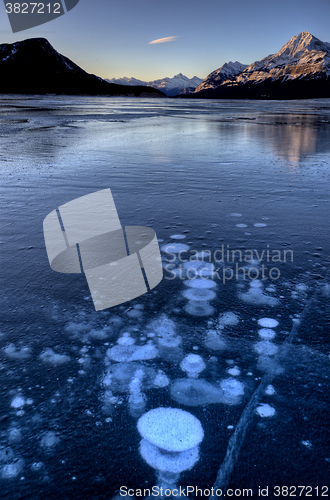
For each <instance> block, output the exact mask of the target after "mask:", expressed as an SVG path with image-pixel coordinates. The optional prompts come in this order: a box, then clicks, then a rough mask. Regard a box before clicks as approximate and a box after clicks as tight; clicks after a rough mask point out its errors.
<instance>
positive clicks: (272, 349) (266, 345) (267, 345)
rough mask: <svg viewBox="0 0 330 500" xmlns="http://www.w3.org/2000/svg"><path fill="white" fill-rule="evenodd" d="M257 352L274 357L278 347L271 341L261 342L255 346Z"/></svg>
mask: <svg viewBox="0 0 330 500" xmlns="http://www.w3.org/2000/svg"><path fill="white" fill-rule="evenodd" d="M255 351H256V352H257V353H258V354H262V355H265V356H274V354H276V353H277V351H278V347H277V346H276V345H275V344H273V342H270V341H269V340H261V341H260V342H257V344H256V345H255Z"/></svg>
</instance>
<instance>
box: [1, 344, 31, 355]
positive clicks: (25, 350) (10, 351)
mask: <svg viewBox="0 0 330 500" xmlns="http://www.w3.org/2000/svg"><path fill="white" fill-rule="evenodd" d="M4 351H5V353H6V354H7V356H9V357H10V358H13V359H27V358H29V357H30V356H31V349H30V348H29V347H21V348H20V349H19V348H17V347H16V346H15V345H14V344H8V345H7V346H6V347H5V348H4Z"/></svg>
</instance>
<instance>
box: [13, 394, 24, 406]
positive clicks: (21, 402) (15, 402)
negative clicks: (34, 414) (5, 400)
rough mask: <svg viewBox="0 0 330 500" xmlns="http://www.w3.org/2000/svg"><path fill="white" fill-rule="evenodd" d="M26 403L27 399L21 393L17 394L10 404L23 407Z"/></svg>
mask: <svg viewBox="0 0 330 500" xmlns="http://www.w3.org/2000/svg"><path fill="white" fill-rule="evenodd" d="M24 405H25V399H24V398H23V396H20V395H18V396H15V397H14V398H13V399H12V400H11V403H10V406H11V407H12V408H22V407H23V406H24Z"/></svg>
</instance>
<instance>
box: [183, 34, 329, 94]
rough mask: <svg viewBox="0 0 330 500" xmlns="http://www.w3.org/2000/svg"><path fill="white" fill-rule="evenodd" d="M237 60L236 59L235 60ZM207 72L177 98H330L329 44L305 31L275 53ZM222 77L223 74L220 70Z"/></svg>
mask: <svg viewBox="0 0 330 500" xmlns="http://www.w3.org/2000/svg"><path fill="white" fill-rule="evenodd" d="M236 63H237V61H236ZM236 63H231V62H230V63H226V64H225V65H223V66H221V68H219V69H218V70H215V71H213V72H212V73H210V74H209V75H208V76H207V77H206V79H205V80H204V82H202V84H200V85H199V86H198V87H197V88H196V90H195V92H194V93H193V94H189V95H180V97H193V98H208V99H237V98H239V99H242V98H244V99H260V98H262V99H308V98H318V97H326V98H327V97H330V43H328V42H322V41H321V40H319V39H318V38H316V37H315V36H313V35H312V34H311V33H309V32H308V31H302V32H301V33H299V34H298V35H295V36H293V37H292V38H291V39H290V40H289V41H288V42H287V43H286V44H285V45H283V47H282V48H281V49H280V50H279V51H278V52H277V53H275V54H270V55H268V56H266V57H264V58H263V59H261V60H260V61H255V62H253V63H252V64H250V65H243V66H245V67H244V69H242V71H239V72H238V73H237V74H235V75H234V74H231V75H229V77H228V78H227V79H226V78H220V77H219V75H220V76H221V71H222V68H224V67H225V66H226V65H233V64H236ZM238 64H241V63H238ZM223 76H225V74H224V72H223Z"/></svg>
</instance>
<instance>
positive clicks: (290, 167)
mask: <svg viewBox="0 0 330 500" xmlns="http://www.w3.org/2000/svg"><path fill="white" fill-rule="evenodd" d="M161 101H162V102H161ZM1 103H2V104H1V106H2V107H1V106H0V133H1V148H2V149H1V157H0V163H1V172H2V174H1V175H2V180H1V186H0V190H1V197H0V200H1V204H2V205H1V214H2V222H3V225H2V226H3V234H2V236H1V241H0V244H1V258H2V265H1V281H2V283H3V286H2V288H1V293H0V300H1V312H2V319H3V321H2V324H1V325H0V329H1V333H2V336H1V339H0V340H1V342H2V345H1V348H2V349H1V350H0V353H2V356H1V360H0V368H1V370H0V378H1V386H2V388H3V394H2V399H1V404H0V406H1V408H0V417H1V418H0V423H1V443H0V444H1V447H4V448H8V447H10V448H11V449H12V452H13V454H11V455H10V457H9V458H8V459H6V460H7V461H6V462H4V461H2V462H1V463H0V480H1V488H2V491H1V493H2V496H3V497H4V498H8V499H10V500H19V499H20V498H39V497H42V496H43V497H44V498H47V500H48V499H49V500H53V499H54V500H55V498H58V492H59V491H65V494H66V495H67V496H68V497H70V498H75V496H77V487H78V486H79V488H78V489H79V492H80V493H81V495H83V496H84V498H86V499H87V498H94V497H95V496H97V497H98V498H99V499H100V500H108V498H111V497H112V496H114V495H115V494H116V492H117V491H118V489H119V487H120V484H125V482H124V481H129V483H131V485H132V488H137V487H144V486H145V485H149V486H151V485H152V484H155V482H156V481H158V477H157V475H156V473H155V472H154V471H153V470H152V469H151V468H150V467H148V466H147V464H145V463H144V461H143V459H142V458H141V457H139V449H138V448H139V440H140V437H139V435H138V431H137V429H136V422H137V418H138V417H139V412H141V411H143V412H144V411H146V410H149V409H153V408H157V407H159V406H163V407H167V406H169V405H170V406H176V407H180V408H183V409H186V410H188V411H191V413H193V414H194V415H196V416H197V417H198V418H199V419H200V421H201V423H202V426H203V427H204V431H205V438H204V443H203V445H204V444H205V446H202V447H201V453H200V461H199V462H197V463H196V465H195V466H194V468H193V469H192V470H191V471H190V472H189V476H188V474H187V475H182V476H181V477H180V481H179V482H178V484H179V485H182V486H184V485H186V484H188V481H189V482H190V481H191V483H190V484H205V485H209V486H210V487H211V486H212V485H213V483H214V480H215V478H216V477H217V474H218V469H219V468H220V467H221V464H223V463H225V464H228V463H229V462H230V461H228V460H227V458H228V455H227V452H228V453H229V452H230V451H232V452H233V454H232V455H231V456H232V457H234V461H235V464H234V465H235V467H234V471H233V472H232V473H231V472H230V471H228V470H227V471H224V472H225V474H224V475H223V476H222V477H228V478H229V479H228V480H229V481H230V483H231V484H234V485H235V487H237V488H246V487H247V485H246V484H244V481H245V483H246V478H247V477H248V478H249V484H250V485H251V487H253V488H254V490H255V491H257V486H258V484H259V482H258V481H259V479H260V477H261V478H262V477H263V476H264V475H265V471H267V470H271V474H268V476H267V481H268V483H267V484H269V486H270V490H271V488H272V487H273V486H274V485H277V484H307V483H305V482H304V481H308V482H309V481H311V482H312V483H311V484H325V482H326V481H327V480H328V470H327V468H326V467H327V466H328V465H329V461H328V460H327V459H329V453H328V451H327V449H326V445H325V443H327V442H328V441H329V434H328V426H327V418H326V417H327V414H328V408H327V406H326V402H327V397H326V396H327V394H328V393H329V390H330V387H329V378H328V375H329V370H330V366H329V357H328V355H329V338H328V335H327V331H326V327H325V305H326V301H327V300H328V298H329V290H330V286H329V279H328V277H327V275H326V269H325V268H326V267H327V263H326V255H327V253H328V242H327V239H328V233H327V232H326V230H325V228H326V226H325V220H326V216H327V213H328V211H327V206H328V205H327V199H328V183H327V178H328V171H329V168H328V166H329V144H330V143H329V140H328V128H329V123H328V122H329V120H330V108H329V103H328V102H327V101H326V100H324V99H318V100H311V101H304V102H301V101H295V102H285V103H284V102H282V103H281V102H273V101H272V102H271V101H264V102H261V101H260V102H252V101H251V102H250V101H249V102H248V101H245V102H243V101H242V102H240V103H236V102H232V101H230V102H229V101H223V102H221V103H220V102H219V103H217V102H216V101H214V102H212V103H211V102H208V101H205V102H204V101H197V100H194V102H192V101H189V102H188V101H186V100H183V99H182V100H175V101H171V102H166V103H165V100H158V102H157V103H155V102H151V100H148V99H147V100H133V99H124V98H113V99H112V98H111V99H110V98H101V97H97V98H96V97H95V98H94V97H93V98H92V97H91V98H89V97H86V96H84V97H67V96H48V97H42V96H40V97H38V98H35V96H28V97H23V96H22V97H18V96H14V97H13V96H9V97H8V96H7V97H5V96H3V97H2V98H1ZM251 118H252V119H254V120H250V119H251ZM116 120H117V121H116ZM109 137H110V138H111V140H110V141H109ZM233 144H235V148H233ZM251 145H252V146H251ZM302 173H303V175H302ZM109 182H111V186H110V185H109ZM289 185H291V186H290V189H291V191H290V192H289V191H288V186H289ZM100 186H101V187H102V186H103V187H107V186H108V187H111V189H112V191H113V193H114V196H115V198H116V200H115V201H116V206H117V208H118V212H119V215H120V218H121V222H122V224H123V225H136V224H141V225H146V226H150V227H153V228H154V229H155V230H156V232H157V236H158V238H159V240H161V239H163V241H164V242H165V243H162V245H163V246H167V245H170V244H174V245H176V244H182V243H183V242H184V241H185V242H186V244H187V245H189V249H188V252H186V253H183V254H182V255H181V257H182V258H183V259H189V258H190V255H191V254H192V253H193V255H194V258H195V259H198V260H199V261H200V262H202V261H203V262H204V264H205V263H208V264H210V263H211V264H213V265H214V266H215V268H217V269H218V268H219V269H218V274H219V276H218V275H217V274H215V275H214V276H213V277H212V278H213V279H212V280H211V279H202V278H204V277H201V276H196V275H195V274H194V279H191V280H188V279H186V278H185V275H184V272H185V270H181V269H180V266H183V262H181V261H180V256H179V254H178V253H174V252H173V253H172V254H167V253H164V252H163V253H162V258H163V259H164V260H163V263H164V264H165V260H166V259H167V262H166V264H169V265H174V269H175V273H177V274H178V278H176V279H173V280H168V279H166V278H165V277H164V280H163V281H162V282H161V283H160V284H159V285H158V286H157V287H156V288H155V289H153V290H151V291H150V292H148V293H146V294H145V295H143V296H141V297H139V298H138V299H136V300H134V301H132V302H129V303H125V304H123V305H122V306H119V307H116V308H111V309H109V310H106V311H103V312H102V313H96V312H95V311H94V309H93V304H92V301H91V298H90V296H89V293H88V290H87V289H86V283H85V281H84V277H83V276H78V275H76V276H75V275H64V274H58V273H54V272H53V271H52V270H51V269H50V268H49V267H48V265H47V262H46V261H45V249H44V241H43V237H42V232H41V231H40V228H41V224H42V219H43V217H44V216H45V214H47V213H49V212H50V211H51V210H53V209H54V208H55V207H57V206H59V205H60V204H63V203H65V202H66V201H68V200H70V199H74V198H75V197H79V196H82V195H84V194H88V193H90V192H93V191H97V190H98V189H100ZM155 201H156V203H155ZM316 205H317V206H316ZM236 212H238V213H240V214H241V216H240V217H235V216H229V214H231V213H236ZM264 214H266V215H267V216H268V218H269V219H268V220H265V219H264V218H263V215H264ZM240 221H241V222H242V223H244V224H245V225H247V226H248V227H249V228H252V229H251V230H250V234H244V231H245V230H244V229H243V230H242V231H241V230H240V229H239V228H237V227H235V224H236V223H237V222H240ZM255 223H266V224H267V227H264V228H262V227H261V228H256V227H254V226H253V224H255ZM306 227H308V231H307V232H306ZM180 233H183V234H184V235H186V239H182V240H175V239H173V240H171V239H170V238H169V235H172V236H173V235H176V234H180ZM170 242H172V243H170ZM222 245H224V249H225V250H226V248H227V245H228V246H229V247H228V248H229V249H230V250H236V249H240V250H241V251H242V253H243V260H242V261H241V262H238V265H239V267H244V269H245V271H246V274H247V271H248V270H249V269H250V270H251V269H252V268H257V269H258V271H259V276H258V279H259V281H258V280H253V281H252V280H250V279H245V280H244V279H243V278H242V277H238V279H236V276H235V263H233V262H231V261H230V259H229V260H227V259H225V260H226V262H223V263H222V262H220V263H217V262H216V261H215V260H214V258H213V257H214V252H215V251H216V250H220V249H221V247H222ZM249 249H250V250H253V256H252V257H253V258H252V262H250V263H249V262H247V261H245V260H244V252H246V251H248V250H249ZM274 249H277V250H278V251H280V253H281V260H282V261H281V262H271V259H270V261H269V262H267V255H266V254H267V250H269V252H270V256H271V255H272V251H273V250H274ZM290 249H293V251H294V259H293V261H291V260H290V259H287V261H286V262H284V261H283V252H284V251H286V250H290ZM256 251H257V252H258V254H259V258H258V256H257V254H256ZM263 251H265V254H264V257H263V258H261V257H260V256H261V254H262V252H263ZM218 255H219V252H218ZM210 256H211V262H210V261H209V258H210ZM172 260H173V262H171V261H172ZM198 265H199V264H198ZM262 265H264V266H265V267H266V268H267V270H266V271H265V278H264V279H262ZM224 267H232V269H233V270H234V275H233V277H232V278H231V279H230V280H227V281H226V282H225V283H223V280H222V279H221V278H222V270H223V268H224ZM271 267H278V269H279V271H280V273H281V274H280V276H279V278H278V279H276V280H273V279H271V278H270V277H269V269H270V268H271ZM180 273H181V276H180ZM168 274H169V275H170V273H168ZM241 274H242V273H241ZM251 274H253V273H252V271H251ZM255 274H256V273H255ZM275 274H276V273H275ZM180 278H183V279H180ZM205 278H206V276H205ZM208 278H210V277H208ZM184 280H185V282H184ZM183 283H184V286H183ZM250 285H251V286H250ZM260 285H261V286H260ZM193 289H197V290H200V289H202V290H205V289H206V290H211V291H212V292H215V293H216V296H215V297H214V298H213V299H212V302H211V300H208V301H202V303H201V302H199V301H197V300H189V298H187V297H185V296H184V295H183V292H184V291H188V290H193ZM250 289H251V290H256V291H252V292H250ZM238 293H239V294H246V293H247V294H249V297H248V298H250V299H252V301H251V302H249V301H247V302H245V301H244V300H241V299H240V297H239V296H238ZM254 294H256V295H254ZM291 294H293V295H291ZM188 297H189V296H188ZM311 297H313V300H312V302H309V300H310V298H311ZM209 298H210V296H209ZM260 298H261V301H259V299H260ZM254 299H258V300H254ZM274 299H275V300H276V304H275V303H274ZM203 302H204V305H203ZM211 304H212V306H211ZM273 304H274V305H273ZM137 306H144V308H142V307H137ZM306 307H307V308H309V309H308V311H309V312H308V315H306V314H305V316H304V310H305V308H306ZM226 312H227V313H228V312H231V313H233V314H235V315H237V317H238V318H239V323H237V324H236V325H229V324H225V323H224V322H221V321H219V316H221V315H223V314H224V313H226ZM128 313H129V314H128ZM191 313H192V314H191ZM208 314H209V315H208ZM134 316H140V317H134ZM265 318H268V319H270V320H274V319H275V318H276V320H275V321H276V325H274V324H269V323H267V322H266V323H265V324H261V323H260V320H264V319H265ZM258 320H259V322H258ZM265 330H266V331H267V333H266V332H265ZM269 330H271V331H272V332H276V336H275V337H271V336H272V335H274V334H273V333H272V332H270V331H269ZM295 332H296V333H295ZM125 339H126V340H125ZM147 339H152V342H153V344H154V347H155V348H156V349H157V350H158V356H156V357H152V358H150V359H139V360H137V361H115V360H113V359H110V357H109V356H108V355H107V351H108V350H111V349H112V348H113V347H114V346H116V345H118V346H123V347H130V346H135V347H138V348H142V350H144V349H145V346H146V345H147V344H146V343H147ZM272 340H273V342H269V341H272ZM259 341H266V342H269V343H268V344H267V343H266V344H261V347H260V351H261V354H260V353H259V352H256V351H255V347H256V344H257V343H258V342H259ZM133 342H134V343H133ZM125 344H128V345H126V346H125ZM259 345H260V344H259ZM274 346H275V348H277V349H278V351H277V352H276V353H275V354H271V352H272V351H273V350H274ZM265 347H266V348H265ZM269 347H270V349H271V351H269ZM282 347H283V348H282ZM147 349H149V348H147ZM258 349H259V348H258ZM189 353H195V354H197V353H198V355H200V356H201V357H202V358H203V360H204V363H205V365H206V368H205V370H204V371H203V372H201V373H200V374H199V377H203V378H197V379H191V380H189V377H187V376H186V372H183V371H182V370H181V368H180V363H181V362H182V360H183V359H184V358H185V357H186V356H187V355H188V354H189ZM278 354H280V357H277V355H278ZM40 355H41V357H39V356H40ZM139 357H140V356H139ZM142 357H143V358H144V356H142ZM122 359H132V358H131V355H129V357H128V358H127V353H126V357H125V353H124V357H123V358H122ZM229 360H230V361H231V363H230V364H229V363H228V362H227V361H229ZM238 370H239V371H240V373H238ZM141 372H142V373H143V376H142V373H141ZM230 372H231V373H230ZM139 374H140V375H141V376H140V375H139ZM228 379H229V382H225V381H226V380H228ZM181 381H182V382H181ZM179 382H180V383H179ZM194 382H197V385H195V384H194ZM270 385H272V386H273V387H274V388H275V389H276V391H275V389H274V390H270V389H269V386H270ZM259 388H260V390H259ZM258 391H259V392H258ZM274 391H275V392H274ZM253 395H255V396H254V397H256V399H253V400H252V403H253V404H252V405H251V413H252V416H251V418H250V419H248V420H247V428H246V429H245V430H246V433H245V438H244V437H243V438H242V433H241V431H242V427H241V425H242V421H241V419H242V420H244V418H245V416H246V412H245V409H248V408H249V402H250V401H251V397H252V396H253ZM172 396H173V397H172ZM16 397H21V398H23V399H24V406H17V407H14V406H11V402H12V401H13V400H14V398H16ZM130 398H131V399H130ZM31 401H33V403H32V404H29V403H30V402H31ZM135 402H136V405H135V406H134V403H135ZM140 403H141V405H140V406H139V404H140ZM144 403H145V404H146V407H145V409H143V404H144ZM265 403H268V404H270V405H271V406H272V407H273V408H274V409H275V410H276V414H275V415H274V416H273V418H261V417H260V415H258V413H255V412H256V408H257V407H258V406H259V405H261V404H265ZM19 404H20V403H19ZM181 405H182V406H181ZM15 406H16V405H15ZM315 415H317V418H315ZM293 423H294V425H293ZM233 428H234V429H235V430H237V432H233ZM49 431H52V432H55V437H56V438H58V439H60V441H59V442H58V444H55V445H53V446H50V447H47V446H45V447H43V446H41V441H42V439H43V438H44V436H45V433H47V432H49ZM235 436H238V437H239V439H240V440H241V441H240V443H239V445H240V446H241V448H240V447H238V448H237V447H235V446H234V444H235ZM232 438H233V439H232ZM47 442H48V444H49V443H50V442H52V438H49V440H47V439H45V440H44V443H45V444H47ZM302 442H309V443H312V446H311V447H309V446H307V445H304V444H302ZM276 443H277V444H278V443H280V446H277V445H276ZM229 445H230V446H231V448H227V447H228V446H229ZM251 449H253V464H252V465H253V467H252V465H251V456H250V455H251ZM100 457H101V459H100ZM235 457H236V458H235ZM285 461H287V462H288V463H289V462H290V463H294V464H295V467H293V468H292V467H289V468H283V466H282V464H283V463H284V462H285ZM39 462H42V464H43V465H42V466H40V467H39V466H34V465H33V464H38V463H39ZM17 464H18V465H17ZM7 466H8V467H7ZM4 467H5V468H4ZM118 471H119V472H118ZM132 471H133V472H132ZM74 478H76V479H74ZM244 478H245V479H244ZM78 483H79V484H78Z"/></svg>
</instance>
